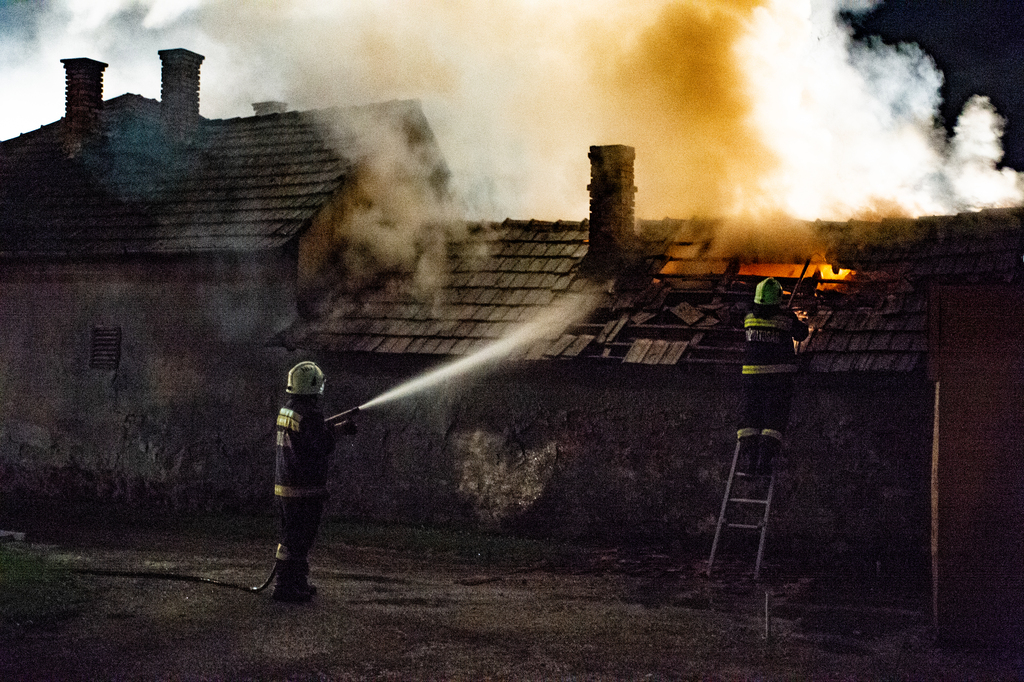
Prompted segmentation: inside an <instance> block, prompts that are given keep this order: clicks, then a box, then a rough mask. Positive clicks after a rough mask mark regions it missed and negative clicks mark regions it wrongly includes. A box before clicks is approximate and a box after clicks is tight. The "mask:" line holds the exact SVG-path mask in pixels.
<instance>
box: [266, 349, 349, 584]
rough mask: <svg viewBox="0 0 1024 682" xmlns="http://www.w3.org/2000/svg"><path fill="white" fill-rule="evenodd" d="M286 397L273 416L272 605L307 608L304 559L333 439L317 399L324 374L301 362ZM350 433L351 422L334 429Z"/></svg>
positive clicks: (316, 526) (310, 543)
mask: <svg viewBox="0 0 1024 682" xmlns="http://www.w3.org/2000/svg"><path fill="white" fill-rule="evenodd" d="M286 392H287V393H288V394H289V395H291V398H289V399H288V401H287V403H286V404H285V406H284V407H282V408H281V411H280V412H279V413H278V415H277V444H276V453H277V463H276V473H275V480H274V483H275V485H274V495H275V497H276V499H277V502H278V507H279V509H280V512H281V536H282V537H281V542H280V544H278V546H277V564H276V582H275V584H274V595H273V598H274V599H275V600H277V601H286V602H307V601H309V600H310V599H311V598H312V597H313V595H315V594H316V588H315V587H314V586H312V585H310V584H309V561H308V560H307V556H308V554H309V550H310V549H311V548H312V546H313V542H314V540H315V539H316V535H317V530H318V529H319V526H320V517H321V515H322V513H323V509H324V503H325V502H326V500H327V465H328V459H329V457H330V455H331V453H332V452H333V451H334V445H335V435H334V430H333V428H332V426H330V425H328V424H327V423H326V422H325V420H324V415H323V412H322V411H321V407H320V397H321V396H322V395H323V392H324V373H323V372H322V371H321V370H320V368H319V367H317V365H316V364H315V363H313V362H309V361H305V362H300V363H299V364H297V365H295V366H294V367H292V369H291V370H290V371H289V372H288V387H287V388H286ZM334 427H340V428H341V429H342V431H343V432H344V433H348V434H352V433H355V425H354V424H353V423H352V422H351V421H343V422H340V423H337V424H335V425H334Z"/></svg>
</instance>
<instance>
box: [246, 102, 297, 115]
mask: <svg viewBox="0 0 1024 682" xmlns="http://www.w3.org/2000/svg"><path fill="white" fill-rule="evenodd" d="M252 110H253V111H254V112H255V113H256V115H257V116H268V115H270V114H283V113H284V112H286V111H288V104H287V103H285V102H253V103H252Z"/></svg>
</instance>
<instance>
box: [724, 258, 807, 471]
mask: <svg viewBox="0 0 1024 682" xmlns="http://www.w3.org/2000/svg"><path fill="white" fill-rule="evenodd" d="M743 329H744V331H745V332H746V349H745V355H744V360H743V380H742V381H743V412H742V417H741V422H740V428H739V431H738V432H737V434H736V435H737V438H739V462H740V463H739V465H738V466H739V467H740V468H739V469H738V470H739V471H740V473H744V474H747V475H749V476H770V475H771V473H772V459H773V458H774V457H775V455H777V454H778V453H779V452H780V451H781V450H782V436H783V432H784V431H785V429H786V424H787V422H788V421H789V408H790V403H791V402H792V398H793V379H794V374H795V372H796V371H797V364H796V352H795V349H794V347H793V341H798V342H799V341H803V340H804V339H806V338H807V333H808V329H807V325H806V324H804V323H803V322H802V321H801V320H800V319H799V318H797V316H796V315H795V314H794V313H793V312H792V311H791V310H789V309H786V308H783V307H782V285H781V284H779V282H778V280H776V279H775V278H774V277H769V278H768V279H765V280H763V281H762V282H761V283H759V284H758V285H757V288H756V289H755V291H754V311H753V312H752V313H749V314H748V315H747V316H746V318H745V319H744V320H743Z"/></svg>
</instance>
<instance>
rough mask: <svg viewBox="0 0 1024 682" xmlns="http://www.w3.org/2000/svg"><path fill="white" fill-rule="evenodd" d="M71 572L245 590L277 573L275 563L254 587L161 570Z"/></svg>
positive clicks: (261, 587)
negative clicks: (203, 584) (176, 581)
mask: <svg viewBox="0 0 1024 682" xmlns="http://www.w3.org/2000/svg"><path fill="white" fill-rule="evenodd" d="M71 572H72V573H79V574H82V575H105V576H113V577H115V578H153V579H156V580H180V581H184V582H191V583H206V584H207V585H217V586H218V587H230V588H233V589H236V590H244V591H246V592H253V593H256V592H262V591H263V590H265V589H267V587H268V586H269V585H270V583H271V582H272V581H273V580H274V575H276V574H277V564H275V565H274V568H273V569H271V571H270V575H268V576H267V580H266V581H265V582H264V583H263V584H262V585H257V586H255V587H249V586H248V585H239V584H237V583H229V582H227V581H224V580H215V579H214V578H204V577H203V576H199V575H186V574H184V573H164V572H162V571H114V570H108V569H105V568H73V569H71Z"/></svg>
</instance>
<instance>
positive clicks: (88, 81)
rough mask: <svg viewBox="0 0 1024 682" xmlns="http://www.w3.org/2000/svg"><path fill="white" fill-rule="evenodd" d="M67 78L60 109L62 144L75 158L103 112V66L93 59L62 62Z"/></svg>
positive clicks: (96, 129) (105, 66) (97, 130)
mask: <svg viewBox="0 0 1024 682" xmlns="http://www.w3.org/2000/svg"><path fill="white" fill-rule="evenodd" d="M60 63H61V64H63V65H64V71H65V76H66V79H67V104H66V106H65V109H64V124H63V127H62V132H61V135H62V138H63V139H62V143H63V146H64V152H65V153H66V154H67V155H68V156H75V155H76V154H78V152H79V151H80V150H81V149H82V145H83V144H84V143H85V142H86V141H87V140H88V139H89V138H90V137H92V136H93V135H95V134H96V133H97V132H99V129H100V111H101V110H102V109H103V70H104V69H105V68H107V65H106V64H104V63H103V62H98V61H96V60H95V59H86V58H84V57H81V58H78V59H62V60H60Z"/></svg>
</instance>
